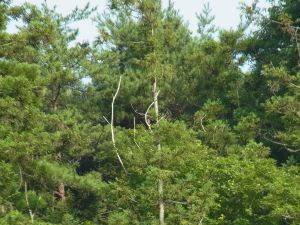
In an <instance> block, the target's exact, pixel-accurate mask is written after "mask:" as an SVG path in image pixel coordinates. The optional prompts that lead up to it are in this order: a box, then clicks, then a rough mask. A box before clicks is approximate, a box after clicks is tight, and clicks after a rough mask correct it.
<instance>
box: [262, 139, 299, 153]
mask: <svg viewBox="0 0 300 225" xmlns="http://www.w3.org/2000/svg"><path fill="white" fill-rule="evenodd" d="M263 138H264V139H265V140H267V141H270V142H272V143H274V144H277V145H281V146H283V147H284V148H285V149H286V150H287V151H289V152H292V153H296V152H299V151H300V149H292V148H290V147H288V146H289V145H288V144H285V143H281V142H278V141H274V140H271V139H269V138H267V137H266V136H263Z"/></svg>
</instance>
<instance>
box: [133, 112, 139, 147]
mask: <svg viewBox="0 0 300 225" xmlns="http://www.w3.org/2000/svg"><path fill="white" fill-rule="evenodd" d="M133 141H134V143H135V145H136V146H137V147H138V148H139V149H140V145H139V144H138V143H137V142H136V139H135V117H133Z"/></svg>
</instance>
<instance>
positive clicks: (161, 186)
mask: <svg viewBox="0 0 300 225" xmlns="http://www.w3.org/2000/svg"><path fill="white" fill-rule="evenodd" d="M158 94H159V91H158V90H157V79H156V77H155V80H154V83H153V97H154V101H153V102H154V109H155V117H156V123H158V121H159V109H158ZM157 150H158V151H159V152H160V153H161V145H160V142H159V141H158V144H157ZM163 194H164V183H163V180H162V179H161V178H159V180H158V195H159V224H160V225H163V224H165V203H164V195H163Z"/></svg>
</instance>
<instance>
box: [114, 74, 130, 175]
mask: <svg viewBox="0 0 300 225" xmlns="http://www.w3.org/2000/svg"><path fill="white" fill-rule="evenodd" d="M121 82H122V76H120V79H119V84H118V88H117V90H116V93H115V94H114V96H113V99H112V102H111V120H110V129H111V141H112V143H113V147H114V150H115V152H116V154H117V157H118V160H119V162H120V164H121V166H122V168H123V170H124V172H125V174H126V175H127V170H126V168H125V166H124V163H123V160H122V158H121V156H120V154H119V151H118V149H117V147H116V141H115V132H114V105H115V100H116V98H117V96H118V94H119V90H120V86H121Z"/></svg>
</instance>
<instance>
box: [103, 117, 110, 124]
mask: <svg viewBox="0 0 300 225" xmlns="http://www.w3.org/2000/svg"><path fill="white" fill-rule="evenodd" d="M103 119H104V120H105V122H106V123H108V124H109V125H110V122H109V121H108V119H107V118H106V117H105V116H103Z"/></svg>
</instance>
